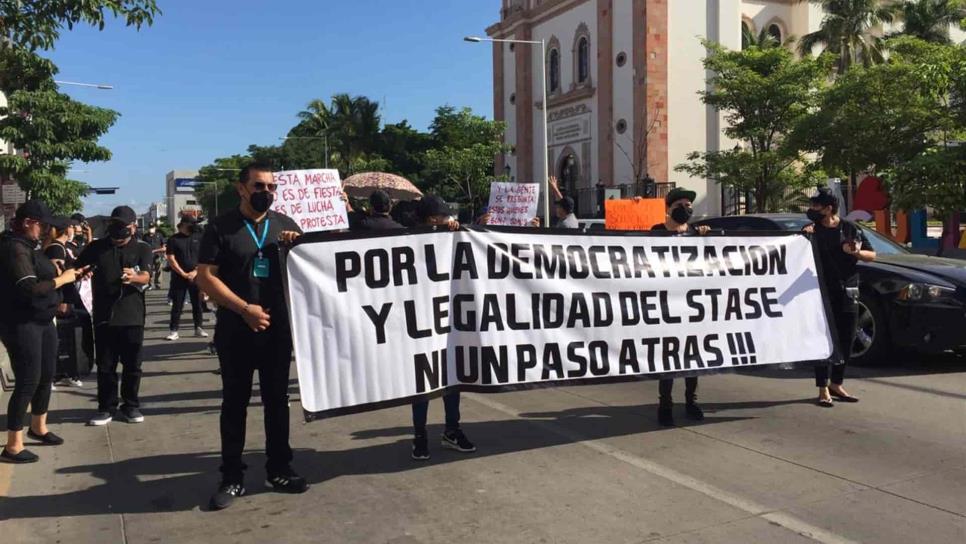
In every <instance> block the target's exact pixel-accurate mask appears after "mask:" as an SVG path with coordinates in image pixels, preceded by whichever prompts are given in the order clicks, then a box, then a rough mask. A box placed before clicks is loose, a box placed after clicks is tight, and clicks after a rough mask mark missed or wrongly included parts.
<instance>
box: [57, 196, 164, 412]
mask: <svg viewBox="0 0 966 544" xmlns="http://www.w3.org/2000/svg"><path fill="white" fill-rule="evenodd" d="M136 221H137V215H136V214H135V213H134V210H132V209H131V208H129V207H127V206H118V207H117V208H114V211H113V212H111V222H110V224H109V226H108V231H107V234H108V236H107V238H101V239H98V240H94V241H93V242H91V243H90V244H88V246H87V247H86V248H85V249H84V251H83V252H82V253H81V254H80V256H79V257H78V258H77V262H76V263H75V265H74V266H76V267H85V266H92V267H93V270H94V276H93V277H92V279H91V281H92V286H93V290H94V316H93V317H94V346H95V352H96V358H97V413H96V414H95V415H94V417H92V418H91V420H90V424H91V425H107V424H108V423H110V422H111V420H112V419H113V418H114V416H115V415H116V414H117V408H118V395H117V386H118V379H117V363H118V361H120V363H121V364H122V365H123V372H122V376H121V401H122V404H121V410H120V415H121V416H122V417H123V418H124V419H125V420H126V421H127V422H128V423H141V422H142V421H144V416H143V415H141V412H140V410H139V408H140V402H139V401H138V389H139V388H140V385H141V346H142V344H143V343H144V289H145V287H146V286H147V285H148V283H149V282H150V281H151V260H152V257H151V247H150V246H149V245H147V244H145V243H144V242H141V241H140V240H138V239H136V238H135V237H134V232H135V230H136V225H135V223H136Z"/></svg>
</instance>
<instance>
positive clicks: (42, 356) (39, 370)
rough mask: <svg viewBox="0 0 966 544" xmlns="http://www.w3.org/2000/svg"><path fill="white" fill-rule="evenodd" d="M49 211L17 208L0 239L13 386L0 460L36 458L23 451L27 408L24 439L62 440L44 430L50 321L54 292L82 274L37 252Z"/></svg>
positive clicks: (0, 334)
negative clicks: (28, 417)
mask: <svg viewBox="0 0 966 544" xmlns="http://www.w3.org/2000/svg"><path fill="white" fill-rule="evenodd" d="M50 221H51V217H50V211H49V210H48V209H47V206H46V205H45V204H44V203H43V202H41V201H39V200H29V201H27V202H26V203H24V204H23V205H21V206H20V208H18V209H17V213H16V215H15V217H14V220H13V223H12V230H11V231H8V232H4V233H3V234H2V235H0V301H2V304H3V305H4V307H5V308H6V309H5V311H4V312H2V313H0V340H2V341H3V345H4V347H5V348H6V349H7V352H8V353H9V355H10V361H11V363H12V366H13V373H14V377H15V378H16V383H15V386H14V390H13V393H12V394H11V395H10V402H9V404H8V405H7V443H6V445H5V446H4V447H3V451H2V453H0V459H2V460H4V461H7V462H10V463H31V462H34V461H36V460H37V456H36V455H34V454H33V453H31V452H30V451H28V450H26V449H24V444H23V434H24V433H23V420H24V416H25V415H26V414H27V405H30V407H31V413H32V415H33V417H32V418H31V421H30V429H29V430H28V431H27V435H28V436H29V437H30V438H32V439H34V440H37V441H39V442H40V443H42V444H49V445H58V444H63V442H64V441H63V440H62V439H61V438H60V437H58V436H57V435H55V434H54V433H52V432H50V431H49V430H48V429H47V405H48V403H49V402H50V383H51V380H52V379H53V376H54V369H55V367H56V363H57V329H56V328H55V327H54V323H53V319H54V315H55V314H56V313H57V307H58V306H59V305H60V301H61V298H60V293H59V292H58V289H60V288H61V287H63V286H64V285H68V284H71V283H73V282H74V281H75V280H76V279H77V278H78V277H80V275H81V274H82V273H83V272H84V271H82V270H75V269H73V268H71V269H68V270H65V271H63V272H60V273H58V270H57V268H56V266H54V263H52V262H51V261H50V259H48V258H47V257H45V256H44V254H43V253H42V252H41V251H40V249H39V248H38V243H39V241H40V237H41V233H42V231H43V225H45V224H48V223H50Z"/></svg>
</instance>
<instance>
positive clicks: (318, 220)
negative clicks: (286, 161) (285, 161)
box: [272, 169, 349, 232]
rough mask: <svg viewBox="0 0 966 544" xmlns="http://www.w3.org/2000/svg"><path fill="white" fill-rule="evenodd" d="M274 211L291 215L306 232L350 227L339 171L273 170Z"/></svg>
mask: <svg viewBox="0 0 966 544" xmlns="http://www.w3.org/2000/svg"><path fill="white" fill-rule="evenodd" d="M272 179H273V180H274V181H275V183H277V184H278V190H277V192H276V193H275V201H274V202H273V203H272V210H274V211H276V212H278V213H280V214H283V215H287V216H289V217H291V218H292V219H294V220H295V222H296V223H298V225H299V227H301V228H302V231H304V232H313V231H324V230H337V229H347V228H349V219H348V216H347V215H346V208H345V202H343V201H342V181H341V180H340V179H339V171H338V170H321V169H318V170H287V171H284V172H274V173H273V174H272Z"/></svg>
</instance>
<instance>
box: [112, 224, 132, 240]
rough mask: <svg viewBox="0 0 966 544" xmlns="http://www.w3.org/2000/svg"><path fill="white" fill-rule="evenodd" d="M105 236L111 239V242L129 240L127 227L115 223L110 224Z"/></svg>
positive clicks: (129, 233)
mask: <svg viewBox="0 0 966 544" xmlns="http://www.w3.org/2000/svg"><path fill="white" fill-rule="evenodd" d="M107 234H108V236H110V237H111V239H112V240H119V241H120V240H126V239H128V238H130V236H131V231H129V230H128V228H127V225H121V224H117V223H115V224H112V225H111V226H110V227H108V229H107Z"/></svg>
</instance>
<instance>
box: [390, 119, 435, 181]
mask: <svg viewBox="0 0 966 544" xmlns="http://www.w3.org/2000/svg"><path fill="white" fill-rule="evenodd" d="M432 143H433V139H432V136H431V135H430V134H427V133H425V132H420V131H418V130H416V129H414V128H413V127H411V126H410V125H409V123H408V122H407V121H401V122H399V123H395V124H389V125H386V126H384V127H383V128H382V132H381V133H380V134H379V143H378V153H379V155H380V156H382V157H384V158H385V159H386V160H387V161H388V162H389V167H388V171H389V172H391V173H393V174H398V175H400V176H402V177H404V178H406V179H408V180H409V181H412V182H413V183H415V184H417V185H419V184H420V183H421V181H422V175H423V169H424V168H425V161H424V158H425V155H426V151H428V150H429V148H430V146H431V145H432Z"/></svg>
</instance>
